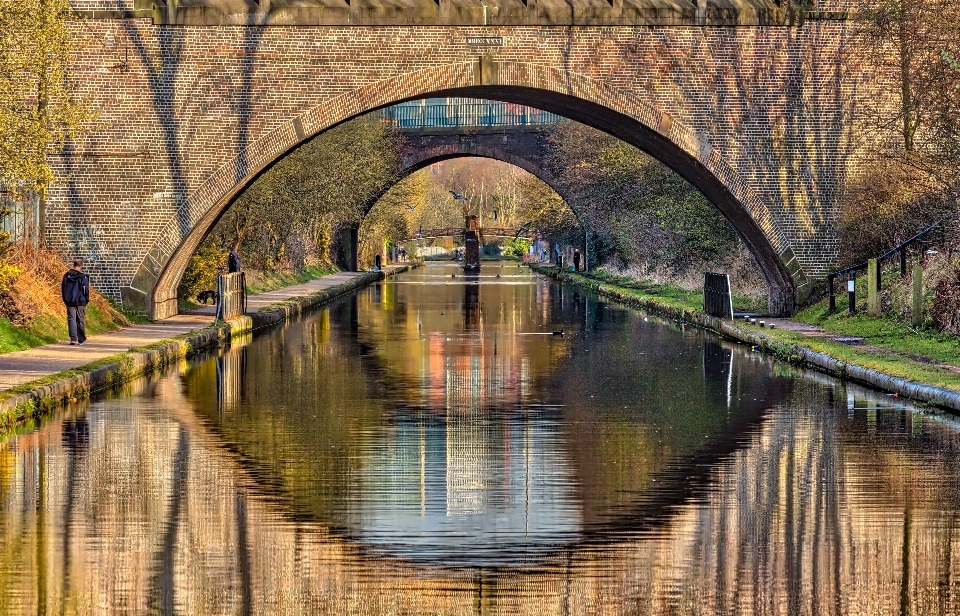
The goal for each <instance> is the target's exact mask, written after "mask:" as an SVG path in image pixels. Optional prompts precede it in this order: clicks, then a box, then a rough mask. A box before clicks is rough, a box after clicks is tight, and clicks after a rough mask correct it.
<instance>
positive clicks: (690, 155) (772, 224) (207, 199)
mask: <svg viewBox="0 0 960 616" xmlns="http://www.w3.org/2000/svg"><path fill="white" fill-rule="evenodd" d="M433 96H456V97H467V98H485V99H492V100H500V101H505V102H511V103H517V104H521V105H527V106H531V107H536V108H539V109H543V110H545V111H549V112H552V113H556V114H559V115H562V116H564V117H566V118H569V119H571V120H575V121H577V122H581V123H583V124H587V125H588V126H592V127H593V128H596V129H599V130H602V131H604V132H606V133H608V134H610V135H612V136H614V137H617V138H619V139H622V140H623V141H626V142H627V143H630V144H631V145H634V146H636V147H637V148H639V149H641V150H643V151H645V152H647V153H648V154H650V155H651V156H653V157H654V158H656V159H657V160H659V161H661V162H663V163H664V164H666V165H667V166H669V167H670V168H671V169H673V170H674V171H675V172H677V173H678V174H680V175H681V176H682V177H684V178H685V179H686V180H687V181H688V182H690V183H691V184H692V185H693V186H695V187H696V188H697V189H698V190H700V192H702V193H703V194H704V195H705V196H706V198H707V199H708V200H709V201H710V202H711V203H713V205H714V206H715V207H716V208H717V209H718V210H719V211H720V212H721V214H723V216H724V217H725V218H726V219H727V220H728V221H729V222H730V224H731V225H732V226H733V227H734V229H735V230H736V231H737V233H738V234H739V235H740V237H741V238H742V239H743V241H744V243H745V244H746V245H747V247H748V248H749V250H750V252H751V254H752V255H753V256H754V258H755V259H756V261H757V264H758V266H759V268H760V271H761V272H762V273H763V276H764V278H765V279H766V281H767V283H768V285H769V288H770V295H769V297H770V312H771V313H772V314H776V315H783V314H791V313H792V312H793V311H794V308H795V304H796V301H795V300H796V298H795V294H796V289H797V287H798V286H801V285H804V284H806V280H805V277H804V274H803V272H802V270H801V269H800V266H799V264H798V263H797V261H796V257H795V255H794V254H793V250H792V248H791V247H790V244H789V242H788V240H787V236H786V235H785V233H784V232H783V230H782V229H781V228H780V227H779V226H778V224H777V222H776V219H775V216H774V215H773V213H772V212H771V211H770V208H769V207H768V206H767V204H766V203H765V202H764V201H763V200H762V198H761V197H760V196H759V195H758V194H757V193H756V192H755V191H754V190H753V189H752V188H751V187H750V185H749V184H748V183H747V181H746V180H745V179H744V178H743V177H741V176H740V175H739V174H738V173H737V171H736V170H735V169H734V168H733V167H731V166H730V165H729V164H728V163H727V162H726V161H725V160H724V159H723V158H722V157H721V156H720V155H719V154H718V153H717V151H716V149H715V148H713V147H712V145H711V144H710V143H709V142H707V141H706V140H705V138H703V137H702V136H701V135H699V134H698V133H697V132H696V131H694V130H693V129H692V128H690V127H688V126H685V125H683V124H682V123H680V122H679V121H677V120H676V119H675V118H673V117H672V116H670V115H669V114H668V113H666V112H665V111H663V110H660V109H658V108H656V107H655V106H653V105H652V104H650V103H648V102H646V101H645V100H644V99H643V96H642V93H639V92H636V91H628V90H620V89H616V88H613V87H611V86H608V85H607V84H605V83H603V82H600V81H598V80H593V79H590V78H588V77H585V76H583V75H579V74H576V73H573V72H570V71H567V70H564V69H560V68H553V67H548V66H543V65H537V64H528V63H523V62H494V61H492V60H490V59H489V58H486V57H482V58H480V59H479V60H478V61H476V62H464V63H458V64H452V65H446V66H438V67H434V68H430V69H425V70H422V71H417V72H413V73H407V74H403V75H398V76H396V77H393V78H390V79H386V80H383V81H381V82H377V83H374V84H370V85H367V86H364V87H361V88H358V89H356V90H353V91H351V92H347V93H344V94H341V95H339V96H336V97H331V98H330V99H328V100H327V101H325V102H324V103H322V104H320V105H318V106H316V107H314V108H313V109H310V110H308V111H306V112H305V113H303V114H301V115H299V116H296V117H293V118H291V119H290V120H289V121H287V122H286V123H284V124H283V125H281V126H280V127H278V128H276V129H274V130H273V131H272V132H270V133H268V134H266V135H264V136H263V137H261V138H260V139H257V140H256V141H254V142H252V143H251V144H250V145H249V146H247V148H246V149H245V150H244V151H243V152H239V153H237V155H236V157H235V158H234V159H233V160H232V161H231V162H228V163H227V164H225V165H223V166H222V167H221V168H220V169H218V170H217V171H216V172H215V173H213V174H212V175H211V176H210V177H208V178H207V179H206V180H205V181H204V182H203V183H202V184H201V185H200V186H198V187H197V189H196V190H194V191H193V192H192V193H191V194H190V195H189V196H188V197H187V199H186V200H185V201H184V202H183V204H182V205H181V207H180V209H179V211H178V212H177V214H176V215H175V216H173V217H172V219H171V220H170V221H169V222H168V224H167V225H165V227H164V231H162V232H161V234H160V236H159V237H158V239H157V240H156V241H155V242H154V245H153V246H152V248H151V249H150V250H149V251H148V252H147V255H146V257H145V258H144V259H143V261H142V262H141V265H140V267H139V269H138V271H137V273H136V275H135V276H134V280H133V281H132V283H131V287H132V290H133V291H134V292H136V293H142V294H145V295H146V296H147V297H149V301H148V312H149V314H150V316H151V317H152V318H155V319H157V318H164V317H167V316H171V315H173V314H176V311H177V295H176V292H177V286H178V284H179V282H180V278H181V277H182V275H183V272H184V270H185V269H186V266H187V263H188V262H189V259H190V256H191V255H192V254H193V253H194V252H195V250H196V249H197V247H198V246H199V245H200V242H201V241H202V240H203V238H204V237H205V236H206V235H207V233H208V232H209V231H210V229H211V228H212V227H213V225H214V224H215V223H216V221H217V220H218V219H219V218H220V216H221V215H222V214H223V213H224V212H225V211H226V209H227V208H228V207H229V206H230V205H231V203H232V202H233V200H234V199H235V198H236V196H237V195H239V194H240V193H241V192H242V191H243V190H244V189H245V188H246V187H247V186H249V185H250V184H251V183H252V182H253V181H254V180H255V179H256V178H257V177H259V175H260V174H262V173H263V172H264V171H266V170H267V169H268V168H269V167H270V166H271V165H272V164H273V163H275V162H276V161H278V160H279V159H281V158H282V157H283V156H285V155H286V154H287V153H288V152H290V151H291V150H293V149H294V148H296V147H297V146H298V145H300V144H301V143H303V142H305V141H307V140H308V139H310V138H312V137H314V136H315V135H317V134H318V133H320V132H322V131H324V130H327V129H329V128H332V127H334V126H336V125H338V124H340V123H342V122H345V121H347V120H350V119H352V118H354V117H356V116H359V115H363V114H365V113H369V112H370V111H375V110H377V109H380V108H382V107H386V106H389V105H392V104H396V103H399V102H403V101H406V100H415V99H420V98H427V97H433ZM241 161H242V162H243V163H244V164H245V167H244V168H245V169H247V170H249V171H248V172H247V173H246V174H245V175H244V176H243V177H242V178H241V179H240V180H237V178H236V170H237V169H238V168H239V167H238V166H237V165H238V164H239V162H241ZM184 229H186V231H184Z"/></svg>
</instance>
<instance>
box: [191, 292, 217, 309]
mask: <svg viewBox="0 0 960 616" xmlns="http://www.w3.org/2000/svg"><path fill="white" fill-rule="evenodd" d="M211 299H212V300H213V303H214V304H216V303H217V302H219V301H220V294H219V293H217V292H216V291H212V290H211V291H200V292H199V293H197V301H198V302H200V303H201V304H203V305H204V306H206V305H207V302H208V301H210V300H211Z"/></svg>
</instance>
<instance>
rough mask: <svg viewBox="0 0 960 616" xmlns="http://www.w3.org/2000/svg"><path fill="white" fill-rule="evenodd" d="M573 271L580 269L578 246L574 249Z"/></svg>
mask: <svg viewBox="0 0 960 616" xmlns="http://www.w3.org/2000/svg"><path fill="white" fill-rule="evenodd" d="M573 271H575V272H579V271H580V249H579V248H577V249H575V250H574V251H573Z"/></svg>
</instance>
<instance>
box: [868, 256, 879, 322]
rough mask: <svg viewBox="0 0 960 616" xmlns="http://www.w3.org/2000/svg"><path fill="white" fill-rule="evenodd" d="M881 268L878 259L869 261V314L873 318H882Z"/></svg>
mask: <svg viewBox="0 0 960 616" xmlns="http://www.w3.org/2000/svg"><path fill="white" fill-rule="evenodd" d="M879 290H880V267H879V265H878V264H877V260H876V259H870V260H869V261H867V314H869V315H870V316H871V317H878V316H880V298H879V297H878V293H877V291H879Z"/></svg>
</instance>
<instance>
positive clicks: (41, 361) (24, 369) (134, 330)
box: [0, 267, 393, 392]
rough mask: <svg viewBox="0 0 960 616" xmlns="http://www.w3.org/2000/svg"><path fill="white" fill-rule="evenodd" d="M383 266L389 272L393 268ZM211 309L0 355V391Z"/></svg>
mask: <svg viewBox="0 0 960 616" xmlns="http://www.w3.org/2000/svg"><path fill="white" fill-rule="evenodd" d="M384 269H385V270H386V271H387V272H389V271H390V270H391V269H393V268H389V267H388V268H384ZM359 275H360V273H359V272H338V273H336V274H330V275H329V276H323V277H322V278H316V279H314V280H311V281H309V282H305V283H302V284H296V285H291V286H289V287H282V288H279V289H276V290H274V291H267V292H265V293H259V294H257V295H251V296H250V297H248V298H247V312H257V311H258V310H260V309H261V308H264V307H266V306H269V305H271V304H275V303H277V302H281V301H284V300H287V299H290V298H292V297H302V296H305V295H310V294H311V293H316V292H317V291H322V290H323V289H327V288H329V287H333V286H336V285H338V284H342V283H344V282H347V281H348V280H350V279H351V278H353V277H355V276H359ZM215 312H216V309H215V307H214V306H208V307H206V308H198V309H196V310H193V311H191V312H189V313H187V314H178V315H176V316H174V317H170V318H169V319H163V320H160V321H154V322H152V323H144V324H139V325H132V326H130V327H123V328H121V329H118V330H116V331H112V332H107V333H105V334H100V335H97V336H91V337H90V338H88V339H87V343H86V344H84V345H83V346H70V344H69V343H68V342H55V343H53V344H48V345H45V346H41V347H34V348H32V349H27V350H25V351H18V352H16V353H7V354H5V355H0V392H2V391H6V390H8V389H10V388H12V387H16V386H18V385H22V384H24V383H29V382H30V381H34V380H36V379H40V378H43V377H46V376H49V375H52V374H57V373H58V372H63V371H64V370H71V369H74V368H79V367H81V366H85V365H87V364H90V363H93V362H95V361H98V360H100V359H103V358H105V357H110V356H111V355H117V354H118V353H124V352H126V351H129V350H130V349H135V348H139V347H144V346H149V345H151V344H154V343H157V342H160V341H161V340H167V339H170V338H175V337H177V336H180V335H182V334H187V333H190V332H192V331H196V330H200V329H203V328H204V327H207V326H208V325H211V324H212V323H213V319H214V317H215V316H216V315H215Z"/></svg>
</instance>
